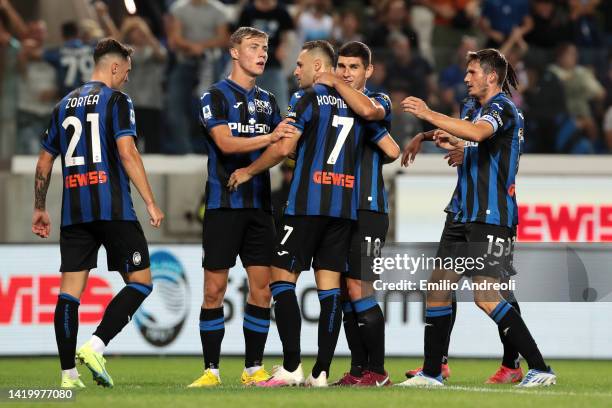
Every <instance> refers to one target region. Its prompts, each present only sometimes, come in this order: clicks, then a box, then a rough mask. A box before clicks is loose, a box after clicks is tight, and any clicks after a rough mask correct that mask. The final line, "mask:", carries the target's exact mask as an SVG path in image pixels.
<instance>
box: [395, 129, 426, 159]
mask: <svg viewBox="0 0 612 408" xmlns="http://www.w3.org/2000/svg"><path fill="white" fill-rule="evenodd" d="M433 133H434V131H433V130H430V131H428V132H419V133H417V134H416V135H415V136H414V137H413V138H412V139H410V142H408V144H407V145H406V147H405V148H404V152H403V153H402V163H401V164H402V166H404V167H408V166H409V165H410V164H412V163H414V159H415V158H416V155H417V154H418V153H419V152H420V151H421V144H422V143H423V142H424V141H433Z"/></svg>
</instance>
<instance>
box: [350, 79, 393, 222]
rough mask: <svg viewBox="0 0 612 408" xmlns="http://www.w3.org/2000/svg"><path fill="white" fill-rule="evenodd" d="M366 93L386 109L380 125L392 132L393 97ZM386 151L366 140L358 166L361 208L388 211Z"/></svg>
mask: <svg viewBox="0 0 612 408" xmlns="http://www.w3.org/2000/svg"><path fill="white" fill-rule="evenodd" d="M365 94H366V95H367V96H369V97H370V98H373V99H375V100H376V101H377V102H378V103H380V105H381V106H382V107H383V108H384V109H385V118H384V119H383V120H381V121H379V122H378V123H379V125H380V126H382V127H383V128H385V129H386V130H387V132H391V99H390V98H389V96H387V94H384V93H382V92H370V91H368V90H367V89H366V90H365ZM383 162H384V153H383V152H382V151H381V150H380V149H379V148H378V147H377V146H376V145H375V144H374V143H371V142H366V143H365V145H364V148H363V154H362V156H361V162H360V163H359V166H358V168H357V178H358V180H359V204H358V205H359V207H358V209H359V210H369V211H375V212H381V213H387V212H388V211H389V210H388V204H387V191H386V190H385V182H384V180H383V176H382V166H383Z"/></svg>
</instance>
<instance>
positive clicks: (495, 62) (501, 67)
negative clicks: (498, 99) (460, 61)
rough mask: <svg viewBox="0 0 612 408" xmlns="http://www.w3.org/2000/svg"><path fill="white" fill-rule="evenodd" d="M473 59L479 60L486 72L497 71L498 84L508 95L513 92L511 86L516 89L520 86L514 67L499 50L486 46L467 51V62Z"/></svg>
mask: <svg viewBox="0 0 612 408" xmlns="http://www.w3.org/2000/svg"><path fill="white" fill-rule="evenodd" d="M472 61H478V62H479V63H480V67H481V68H482V70H483V71H484V72H485V74H490V73H491V72H495V73H496V74H497V84H498V85H500V86H501V87H502V90H503V91H504V92H505V93H507V94H508V95H511V94H512V92H511V90H510V88H511V87H512V88H514V89H516V87H517V86H518V80H517V78H516V72H514V68H513V67H512V65H511V64H510V63H509V62H508V60H507V59H506V57H505V56H504V54H502V53H501V52H499V50H496V49H495V48H486V49H484V50H480V51H470V52H468V53H467V62H468V64H469V63H470V62H472Z"/></svg>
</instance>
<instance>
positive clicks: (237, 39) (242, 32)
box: [230, 27, 268, 48]
mask: <svg viewBox="0 0 612 408" xmlns="http://www.w3.org/2000/svg"><path fill="white" fill-rule="evenodd" d="M247 38H265V39H266V40H267V39H268V34H266V33H265V32H263V31H261V30H258V29H256V28H253V27H240V28H239V29H237V30H236V31H234V33H233V34H232V35H231V37H230V46H232V47H234V48H235V47H236V46H237V45H240V44H241V43H242V40H246V39H247Z"/></svg>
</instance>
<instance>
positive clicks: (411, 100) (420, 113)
mask: <svg viewBox="0 0 612 408" xmlns="http://www.w3.org/2000/svg"><path fill="white" fill-rule="evenodd" d="M401 106H402V109H403V110H404V112H408V113H412V114H413V115H414V116H416V117H417V118H419V119H426V117H427V115H428V114H429V112H431V110H430V109H429V106H427V104H426V103H425V101H424V100H422V99H420V98H417V97H416V96H409V97H407V98H406V99H404V100H403V101H402V103H401Z"/></svg>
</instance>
